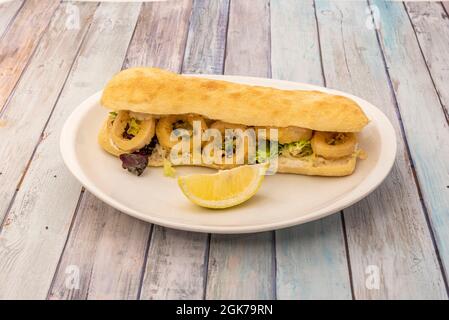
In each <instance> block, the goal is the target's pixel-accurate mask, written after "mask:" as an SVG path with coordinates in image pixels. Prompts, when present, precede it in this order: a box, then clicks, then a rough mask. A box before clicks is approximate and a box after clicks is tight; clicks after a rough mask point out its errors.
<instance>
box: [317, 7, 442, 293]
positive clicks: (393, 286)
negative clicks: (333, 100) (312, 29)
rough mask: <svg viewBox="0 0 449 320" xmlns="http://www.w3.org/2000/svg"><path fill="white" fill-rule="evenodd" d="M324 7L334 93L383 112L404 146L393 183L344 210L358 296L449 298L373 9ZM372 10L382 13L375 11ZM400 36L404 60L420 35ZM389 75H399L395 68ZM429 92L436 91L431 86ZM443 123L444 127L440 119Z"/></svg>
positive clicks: (325, 55) (324, 42) (324, 40)
mask: <svg viewBox="0 0 449 320" xmlns="http://www.w3.org/2000/svg"><path fill="white" fill-rule="evenodd" d="M385 3H387V2H385ZM388 3H390V2H388ZM395 5H396V4H395ZM397 5H398V6H402V4H397ZM316 6H317V18H318V26H319V31H320V39H321V48H322V59H323V69H324V76H325V78H326V82H327V86H329V87H332V88H337V89H340V90H343V91H347V92H350V93H353V94H355V95H358V96H360V97H362V98H364V99H366V100H368V101H370V102H372V103H373V104H374V105H376V106H378V107H379V108H381V109H382V110H383V111H384V113H385V114H386V115H387V117H388V118H389V119H390V120H391V122H392V124H393V126H394V127H395V129H396V133H397V138H398V139H397V140H398V154H397V159H396V163H395V165H394V167H393V169H392V171H391V173H390V175H389V177H388V178H387V179H386V181H385V182H384V183H383V184H382V185H381V186H380V187H379V188H378V189H377V190H376V191H375V192H374V193H372V194H371V195H370V196H368V197H367V198H366V199H364V200H363V201H361V202H359V203H357V204H356V205H354V206H352V207H350V208H348V209H345V210H344V218H345V226H346V231H347V240H348V250H349V257H350V266H351V271H352V280H353V288H354V296H355V298H356V299H388V298H393V299H407V298H410V299H418V298H422V299H430V298H435V299H438V298H447V295H446V291H445V285H444V281H443V278H442V274H441V271H440V267H439V264H438V258H437V256H436V253H435V250H434V248H433V243H432V238H431V234H430V231H429V229H428V227H427V223H426V218H425V212H424V210H423V208H422V205H421V203H420V200H419V192H418V189H417V186H416V184H415V182H414V177H413V172H412V169H411V164H410V159H409V156H408V153H407V146H406V143H405V141H404V137H403V135H402V133H401V124H400V121H399V118H398V114H397V110H396V108H395V100H394V95H393V92H392V91H391V88H390V85H389V78H388V74H387V72H386V69H385V65H384V62H383V57H382V51H381V49H380V47H379V44H378V41H377V38H376V30H375V28H373V24H372V23H371V22H372V19H371V15H370V9H369V8H368V6H367V3H365V2H345V1H317V2H316ZM388 6H390V5H388ZM371 9H372V10H373V12H374V13H375V14H376V13H378V11H377V9H376V8H375V7H373V8H371ZM402 10H403V7H402ZM380 17H381V25H385V24H386V23H388V22H391V21H392V20H395V19H394V18H393V17H388V16H387V13H386V12H381V13H380ZM395 23H396V22H395ZM403 23H404V21H402V22H398V23H397V25H396V27H397V28H399V27H402V25H403ZM396 30H398V29H396ZM398 34H400V36H401V38H400V39H401V40H400V41H394V42H391V43H390V46H391V50H393V51H395V52H402V53H403V54H404V53H405V52H404V49H403V48H402V46H403V45H404V42H406V43H408V42H411V41H415V45H416V39H415V37H414V34H413V30H402V32H401V33H398ZM401 60H402V59H401ZM401 60H398V61H396V62H395V64H394V68H396V69H397V70H404V68H408V66H409V65H411V64H419V63H420V61H401ZM389 67H390V70H391V67H393V66H392V65H389ZM417 71H418V70H417ZM420 75H421V73H420V72H415V73H410V74H408V78H407V79H403V81H404V82H405V83H406V82H414V81H416V79H417V78H419V77H420ZM401 80H402V79H401ZM423 84H424V85H425V86H428V84H431V82H428V83H427V84H426V82H425V81H424V82H423ZM418 88H419V87H414V89H413V90H411V89H412V88H409V90H408V95H409V96H411V97H412V96H414V97H413V98H412V99H417V97H416V94H414V92H415V91H416V90H419V89H418ZM420 94H427V95H428V94H429V93H423V92H420ZM410 103H411V105H412V106H413V104H415V103H412V101H410ZM430 103H431V101H430ZM415 106H416V104H415ZM401 111H402V109H401ZM440 111H441V110H440ZM401 114H402V116H404V113H403V112H401ZM424 118H425V117H424ZM403 119H404V117H403ZM417 119H418V118H417ZM435 120H436V121H441V119H440V118H438V115H437V117H436V119H435ZM404 124H405V123H404ZM417 124H418V123H417V122H415V125H417ZM420 130H421V134H422V129H420ZM430 136H433V135H430ZM407 137H409V135H407ZM409 138H410V137H409ZM426 138H427V137H426ZM427 140H429V139H428V138H427ZM362 147H363V146H362ZM369 156H370V155H368V157H369ZM377 276H378V277H377ZM372 280H373V281H372ZM376 280H378V281H376Z"/></svg>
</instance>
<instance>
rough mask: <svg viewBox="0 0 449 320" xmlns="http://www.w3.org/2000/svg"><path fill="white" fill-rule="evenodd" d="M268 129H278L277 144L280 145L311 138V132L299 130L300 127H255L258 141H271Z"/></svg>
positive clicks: (303, 129)
mask: <svg viewBox="0 0 449 320" xmlns="http://www.w3.org/2000/svg"><path fill="white" fill-rule="evenodd" d="M259 129H265V130H266V131H265V133H262V132H261V131H259ZM270 129H278V142H279V143H281V144H284V143H291V142H296V141H300V140H310V138H311V137H312V130H310V129H305V128H300V127H285V128H276V127H256V130H257V135H258V138H259V139H265V140H272V139H270Z"/></svg>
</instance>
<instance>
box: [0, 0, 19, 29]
mask: <svg viewBox="0 0 449 320" xmlns="http://www.w3.org/2000/svg"><path fill="white" fill-rule="evenodd" d="M22 4H23V1H22V0H13V1H9V2H4V3H0V37H1V36H2V35H3V33H4V32H5V31H6V30H7V29H8V26H9V25H11V23H12V21H13V20H14V18H15V17H16V14H17V12H18V11H19V10H20V7H21V6H22Z"/></svg>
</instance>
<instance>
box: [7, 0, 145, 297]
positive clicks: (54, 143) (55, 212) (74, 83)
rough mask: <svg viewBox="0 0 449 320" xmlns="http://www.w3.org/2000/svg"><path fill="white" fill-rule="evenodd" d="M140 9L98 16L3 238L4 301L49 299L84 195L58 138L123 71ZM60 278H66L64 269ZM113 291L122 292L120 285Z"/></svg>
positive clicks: (108, 9)
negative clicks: (78, 111)
mask: <svg viewBox="0 0 449 320" xmlns="http://www.w3.org/2000/svg"><path fill="white" fill-rule="evenodd" d="M139 10H140V4H137V3H128V4H120V5H117V4H114V3H103V4H101V5H100V7H99V8H98V9H97V11H96V13H95V16H94V21H93V23H92V26H91V29H90V30H91V31H90V32H89V34H88V36H87V38H86V41H85V42H84V44H83V46H82V48H81V51H80V54H79V56H78V58H77V60H76V62H75V64H74V66H73V68H72V71H71V73H70V75H69V78H68V80H67V83H66V85H65V87H64V89H63V91H62V94H61V97H60V99H59V100H58V103H57V105H56V107H55V110H54V113H53V115H52V117H51V118H50V121H49V123H48V126H47V128H46V130H45V132H44V139H43V140H42V142H41V143H40V144H39V146H38V148H37V150H36V153H35V156H34V160H33V161H32V162H31V165H30V167H29V170H28V173H27V176H26V177H25V179H24V181H23V183H22V186H21V188H20V190H19V192H18V194H17V197H16V201H15V202H14V204H13V207H12V208H11V211H10V213H9V215H8V218H9V220H8V221H9V222H7V224H5V226H4V228H3V230H2V233H1V235H0V282H1V283H2V286H0V298H39V299H42V298H45V297H46V295H47V291H48V289H49V288H50V285H51V281H52V278H53V274H54V272H55V271H56V268H57V264H58V261H59V258H60V256H61V253H62V251H63V247H64V243H65V241H66V238H67V234H68V232H69V227H70V223H71V221H72V218H73V213H74V211H75V208H76V205H77V202H78V199H79V195H80V191H81V186H80V185H79V183H78V182H77V181H76V179H75V178H74V177H73V176H72V175H71V174H70V173H69V171H68V170H67V169H66V168H65V166H64V164H63V162H62V159H61V157H60V155H59V147H58V145H59V134H60V131H61V128H62V125H63V123H64V121H65V119H66V118H67V117H68V116H69V114H70V113H71V111H72V110H73V108H74V107H76V106H77V105H78V104H79V103H80V102H82V101H83V99H85V98H86V97H88V96H90V95H91V94H93V93H95V92H96V91H98V90H99V89H101V88H102V87H103V86H104V84H105V83H106V81H107V80H108V79H109V78H110V77H111V76H112V75H113V74H114V73H115V72H116V71H118V70H119V69H120V67H121V65H122V62H123V59H124V56H125V54H126V50H127V47H128V43H129V40H130V38H131V36H132V33H133V30H134V26H135V23H136V21H137V16H138V12H139ZM46 226H48V229H47V228H46ZM87 245H89V243H88V244H87ZM68 263H70V264H75V265H76V264H77V262H76V261H68ZM132 264H133V262H132V261H126V260H123V264H122V265H111V266H110V267H111V269H110V270H111V273H110V276H111V277H110V281H112V282H114V281H119V280H120V281H125V280H124V279H123V278H120V272H122V271H126V270H129V269H130V265H132ZM112 267H115V269H112ZM80 272H81V273H83V272H85V270H80ZM59 275H60V276H61V277H63V276H65V274H64V270H63V271H62V274H61V273H60V274H59ZM57 281H58V279H56V283H57ZM114 288H123V287H122V286H119V285H118V284H116V285H115V287H114ZM121 293H122V294H123V295H124V294H128V292H121ZM121 293H119V292H117V293H115V294H113V296H115V297H117V296H120V295H121ZM111 295H112V294H111ZM136 295H137V293H136ZM63 296H65V295H63Z"/></svg>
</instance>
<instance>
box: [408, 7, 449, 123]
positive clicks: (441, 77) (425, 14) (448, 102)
mask: <svg viewBox="0 0 449 320" xmlns="http://www.w3.org/2000/svg"><path fill="white" fill-rule="evenodd" d="M404 4H405V5H406V7H407V9H408V13H409V16H410V19H411V21H412V23H413V25H414V30H415V33H416V36H417V37H418V40H419V43H420V46H421V49H422V52H423V54H424V58H425V60H426V64H427V66H428V68H429V70H430V73H431V75H432V79H433V82H434V84H435V88H436V89H437V92H438V94H439V96H440V99H441V102H442V103H443V106H444V108H445V110H446V117H448V114H449V16H448V15H447V13H446V12H445V11H444V8H443V6H441V4H440V3H437V2H405V3H404ZM448 118H449V117H448Z"/></svg>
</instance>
